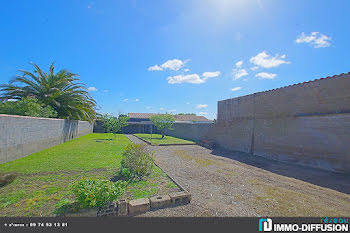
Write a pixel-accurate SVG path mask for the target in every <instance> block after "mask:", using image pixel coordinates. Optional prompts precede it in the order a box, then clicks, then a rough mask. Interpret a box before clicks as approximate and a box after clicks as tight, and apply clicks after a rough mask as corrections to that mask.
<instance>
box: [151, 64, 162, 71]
mask: <svg viewBox="0 0 350 233" xmlns="http://www.w3.org/2000/svg"><path fill="white" fill-rule="evenodd" d="M148 70H149V71H156V70H163V69H162V67H160V66H158V65H154V66H151V67H148Z"/></svg>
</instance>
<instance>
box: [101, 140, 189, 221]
mask: <svg viewBox="0 0 350 233" xmlns="http://www.w3.org/2000/svg"><path fill="white" fill-rule="evenodd" d="M133 136H135V137H137V136H136V135H133ZM137 138H139V139H141V138H140V137H137ZM141 140H142V141H145V140H143V139H141ZM145 142H146V143H148V144H149V145H152V144H150V143H149V142H147V141H145ZM182 145H183V144H182ZM191 145H194V144H191ZM153 163H154V165H155V166H157V167H158V168H159V169H160V170H161V171H162V172H164V174H165V175H167V177H168V178H169V179H170V180H171V181H172V182H174V183H175V184H176V185H177V186H178V187H179V188H180V191H179V192H174V193H170V194H166V195H158V196H153V197H150V198H140V199H136V200H129V201H127V200H125V199H122V200H118V201H117V202H116V201H113V202H111V203H109V204H108V205H106V206H105V207H102V208H100V209H99V210H98V211H97V217H105V216H135V215H138V214H143V213H146V212H148V211H152V210H157V209H164V208H171V207H175V206H179V205H187V204H189V203H190V202H191V199H192V197H191V193H190V192H189V191H187V190H186V189H185V188H184V187H183V186H182V185H181V184H180V183H179V182H177V181H176V180H175V179H174V178H173V177H171V176H170V175H168V173H166V172H165V171H164V170H163V168H162V167H161V166H159V164H157V163H156V162H155V161H153ZM155 206H156V207H155Z"/></svg>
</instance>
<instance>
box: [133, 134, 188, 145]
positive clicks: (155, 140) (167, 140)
mask: <svg viewBox="0 0 350 233" xmlns="http://www.w3.org/2000/svg"><path fill="white" fill-rule="evenodd" d="M135 135H136V136H138V137H140V138H142V139H144V140H146V141H147V142H150V143H152V144H154V145H167V144H179V145H181V144H195V142H192V141H188V140H185V139H181V138H175V137H171V136H165V137H164V138H163V139H162V135H161V134H152V140H151V134H144V133H138V134H135Z"/></svg>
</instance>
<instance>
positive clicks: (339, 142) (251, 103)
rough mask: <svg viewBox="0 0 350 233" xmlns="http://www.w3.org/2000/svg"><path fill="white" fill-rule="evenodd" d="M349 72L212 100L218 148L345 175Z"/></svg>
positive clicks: (349, 167)
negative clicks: (236, 96)
mask: <svg viewBox="0 0 350 233" xmlns="http://www.w3.org/2000/svg"><path fill="white" fill-rule="evenodd" d="M349 90H350V73H348V74H342V75H338V76H333V77H329V78H326V79H320V80H315V81H312V82H306V83H301V84H296V85H292V86H288V87H283V88H279V89H275V90H271V91H267V92H260V93H255V94H252V95H248V96H243V97H238V98H234V99H228V100H223V101H219V102H218V121H217V125H216V127H215V130H214V133H213V134H214V136H213V137H214V138H215V141H216V143H217V144H218V145H220V146H221V147H224V148H226V149H229V150H238V151H244V152H248V153H250V154H255V155H260V156H264V157H269V158H272V159H277V160H281V161H286V162H290V163H297V164H303V165H307V166H311V167H317V168H322V169H327V170H332V171H339V172H346V173H348V172H350V150H349V148H350V147H349V145H348V144H349V142H350V133H349V132H350V91H349Z"/></svg>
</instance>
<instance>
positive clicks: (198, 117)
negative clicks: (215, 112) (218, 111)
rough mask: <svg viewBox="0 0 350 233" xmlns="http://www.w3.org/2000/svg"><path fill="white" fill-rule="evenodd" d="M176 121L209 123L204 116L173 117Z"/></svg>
mask: <svg viewBox="0 0 350 233" xmlns="http://www.w3.org/2000/svg"><path fill="white" fill-rule="evenodd" d="M175 120H177V121H210V120H208V119H207V118H206V117H204V116H195V115H175Z"/></svg>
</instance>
